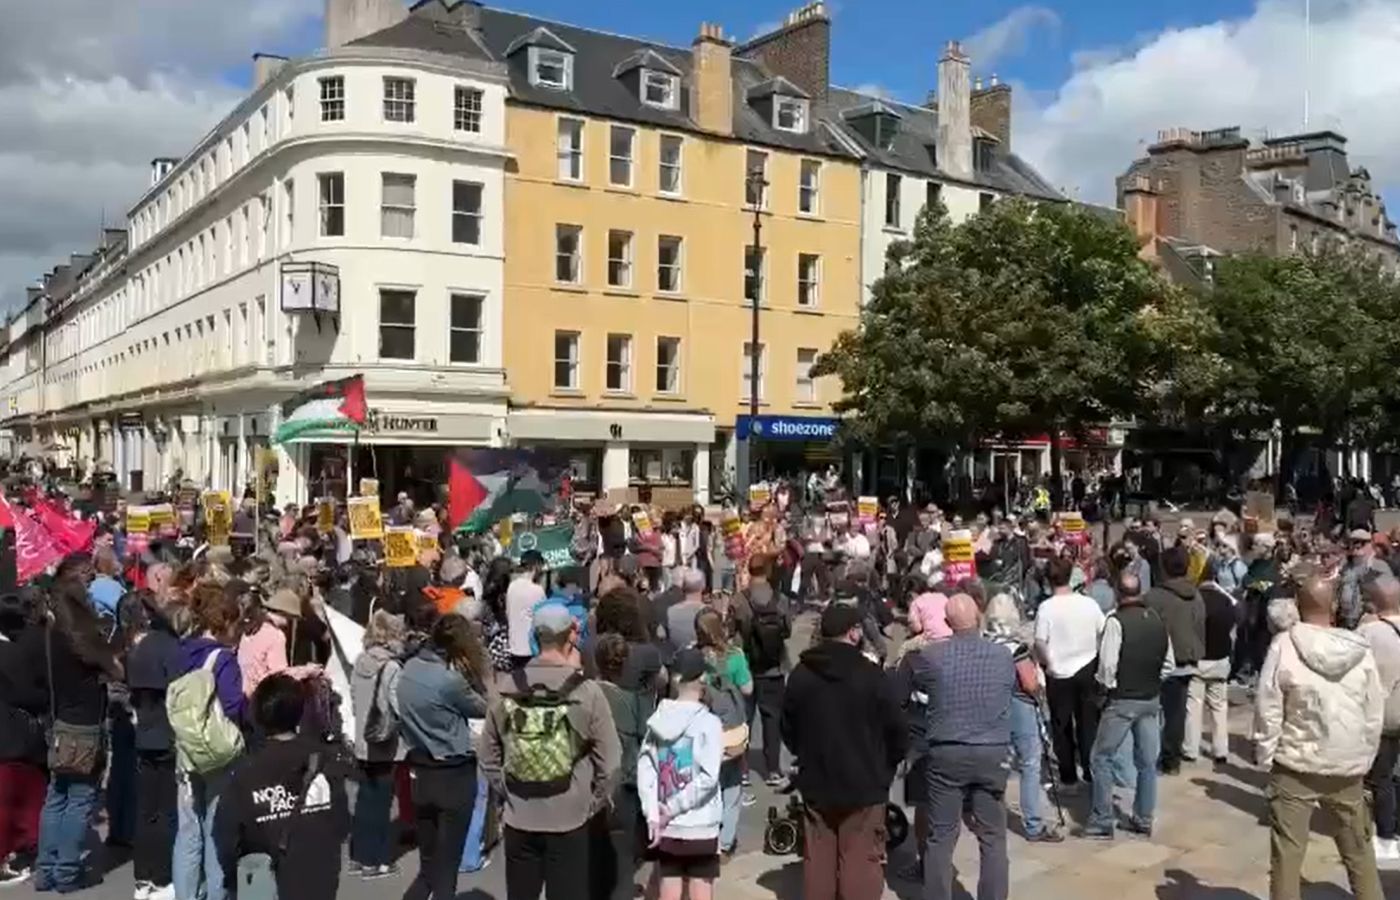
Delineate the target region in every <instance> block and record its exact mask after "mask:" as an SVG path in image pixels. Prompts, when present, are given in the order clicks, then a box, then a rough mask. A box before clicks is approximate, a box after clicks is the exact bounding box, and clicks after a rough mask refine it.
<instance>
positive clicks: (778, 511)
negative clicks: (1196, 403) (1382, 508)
mask: <svg viewBox="0 0 1400 900" xmlns="http://www.w3.org/2000/svg"><path fill="white" fill-rule="evenodd" d="M807 494H810V492H807ZM807 494H804V492H803V491H788V490H780V491H775V492H774V494H773V496H772V497H771V499H770V500H769V502H767V503H765V504H763V505H762V506H760V507H758V508H755V509H752V510H746V511H745V512H744V514H743V515H742V516H741V515H738V514H737V513H736V512H734V511H725V512H724V513H721V514H720V515H714V514H708V515H707V511H706V510H704V509H702V508H698V507H697V508H690V509H684V510H677V511H660V510H653V509H646V508H637V507H628V508H618V507H614V506H611V505H608V504H606V503H604V502H602V501H599V502H597V503H594V504H592V505H591V506H588V505H585V504H580V505H578V506H577V508H575V509H572V510H559V511H558V514H559V518H560V520H565V521H567V520H570V519H571V520H572V521H573V523H574V541H573V545H572V552H571V557H572V558H571V561H570V564H568V565H562V566H558V565H557V566H554V567H547V566H546V564H545V558H544V557H543V556H542V555H541V554H540V553H539V552H537V551H535V550H526V551H524V552H520V553H518V555H512V552H513V551H512V547H514V548H515V551H518V550H519V542H512V541H511V540H510V539H509V538H510V536H509V535H508V534H503V533H501V529H496V530H494V531H493V532H491V533H487V534H481V535H472V536H468V535H464V534H460V533H454V532H453V531H452V530H451V529H450V528H449V527H448V525H449V523H448V522H447V520H446V513H445V512H444V511H443V510H441V509H437V508H430V509H425V510H418V509H415V508H414V506H413V504H412V503H411V502H410V501H409V500H408V499H407V498H404V497H401V498H399V501H398V502H397V503H396V504H395V505H394V506H393V507H392V508H391V509H389V510H388V511H387V518H388V519H389V520H390V521H392V522H395V523H402V524H405V525H408V524H411V525H413V526H415V527H416V528H417V530H418V534H419V536H420V543H418V544H417V545H416V546H417V547H418V548H419V549H418V555H417V557H416V559H415V560H414V563H413V564H412V565H409V566H404V567H395V568H386V567H385V566H384V565H383V560H382V559H380V554H379V551H380V549H381V548H380V547H379V546H378V545H377V544H376V543H375V542H372V541H371V542H365V541H355V540H351V538H350V530H351V529H350V528H349V525H348V522H347V520H346V519H345V511H344V509H343V508H342V509H340V510H339V511H338V512H337V513H336V514H335V515H334V517H333V521H331V522H330V523H327V522H326V521H325V520H324V519H323V518H322V516H321V515H320V513H319V510H318V509H317V507H316V506H315V505H312V506H308V507H306V508H304V509H303V508H296V507H293V508H289V509H285V510H282V511H280V512H278V511H272V514H271V515H268V516H262V517H259V515H258V507H257V506H256V505H254V504H252V503H248V504H246V505H245V506H244V507H242V508H241V509H240V510H239V513H238V515H237V516H235V517H234V521H233V527H232V529H231V532H232V535H231V540H230V542H229V543H230V545H229V546H209V545H207V544H206V543H205V538H206V537H207V534H206V533H205V532H204V530H203V523H202V522H201V517H200V514H199V513H198V512H196V513H195V514H194V515H192V516H191V517H190V518H189V519H188V520H186V521H183V522H181V523H178V524H176V525H175V527H174V528H173V529H172V530H170V531H169V532H167V533H166V534H164V535H153V536H151V537H150V538H149V539H147V540H134V539H133V538H134V537H136V536H134V535H130V534H127V533H126V528H125V519H124V518H123V516H122V514H121V508H120V507H118V508H117V509H116V510H115V511H114V512H112V513H107V514H104V513H101V512H93V513H91V515H90V518H91V520H92V522H93V526H94V527H93V529H92V532H91V546H90V547H86V548H84V549H82V550H81V551H78V552H71V553H69V554H68V555H66V556H65V557H64V558H63V559H62V560H61V561H60V562H58V563H57V564H56V565H55V566H53V567H51V571H48V572H45V573H44V574H42V575H41V576H39V577H37V578H34V579H32V580H31V581H29V582H28V583H26V584H23V585H21V584H18V583H15V582H16V579H15V578H14V576H13V573H10V574H9V575H7V574H6V566H5V565H4V563H3V561H0V720H3V721H0V861H2V862H3V867H0V883H19V882H22V881H27V880H31V879H32V881H33V883H34V887H35V888H36V889H37V890H39V891H54V892H58V893H68V892H74V891H79V890H82V889H84V888H86V887H89V886H91V885H92V884H94V883H95V882H96V881H97V880H99V879H100V877H101V867H100V866H99V865H97V863H98V861H99V859H100V857H101V854H100V853H97V854H94V853H93V852H91V849H90V846H89V842H90V836H91V832H92V828H93V826H94V823H95V822H97V821H98V820H99V818H102V819H105V840H106V842H107V844H108V845H109V846H111V847H114V848H129V850H130V853H131V858H132V863H133V872H134V878H135V882H136V888H135V900H169V898H178V900H219V898H223V897H229V896H238V897H242V898H245V900H253V898H263V897H271V896H282V897H293V896H295V897H307V898H311V900H316V898H327V900H329V898H333V897H335V896H336V895H337V892H338V890H339V886H340V884H341V881H342V879H344V878H358V879H363V880H366V881H371V882H372V881H379V880H382V879H387V878H392V877H394V876H397V875H398V874H399V871H400V870H399V867H398V862H397V860H398V858H399V856H400V848H401V846H402V845H403V843H405V842H410V843H412V844H413V845H414V846H416V848H417V854H418V864H417V869H416V874H415V876H414V878H413V879H412V883H411V885H410V887H409V888H408V893H407V894H406V896H407V897H409V898H412V900H443V898H451V897H455V896H456V890H457V885H458V879H459V876H460V875H461V874H462V873H470V872H478V871H481V870H482V869H483V868H485V867H486V866H487V865H488V864H489V863H490V861H491V859H492V857H493V856H496V857H498V858H499V860H500V863H501V865H502V866H503V868H504V876H505V884H506V896H507V897H508V898H509V900H527V898H529V900H534V898H538V897H539V896H541V894H542V893H543V895H544V896H547V897H549V898H551V900H569V898H580V900H582V898H590V900H622V898H630V897H633V896H634V892H635V891H636V890H637V889H638V884H639V879H640V880H641V882H642V883H644V885H645V887H646V889H647V891H648V892H649V894H648V895H649V896H658V897H661V898H665V900H679V898H681V897H683V896H685V897H689V898H692V900H705V898H708V897H710V896H713V893H714V890H715V883H716V880H717V879H718V877H719V874H720V872H721V870H722V866H723V865H724V864H725V861H726V860H727V859H729V858H730V857H732V856H733V855H734V854H735V853H736V852H738V851H739V850H740V829H739V825H740V821H741V817H742V816H743V811H744V810H745V809H746V808H751V807H753V806H754V805H755V804H756V803H757V796H756V792H755V790H754V785H755V784H756V783H757V782H758V781H759V780H761V781H763V782H764V783H766V784H767V785H768V786H769V787H771V788H774V789H777V790H780V791H786V792H793V793H794V795H795V796H797V797H800V798H801V808H802V810H803V813H802V815H803V819H802V825H803V829H802V834H803V848H802V852H803V858H804V877H803V883H804V893H803V895H804V896H805V897H808V898H833V900H834V898H837V897H840V898H845V900H867V898H869V900H873V898H878V897H880V896H881V895H882V893H883V891H884V885H885V882H886V879H887V877H888V874H887V873H886V871H885V869H886V856H887V842H888V839H889V833H888V828H889V820H888V817H887V803H888V800H889V798H890V796H891V789H892V788H893V787H894V786H895V784H896V783H897V782H901V781H902V785H903V797H902V800H903V803H902V806H904V807H906V808H908V809H911V810H912V812H913V832H914V836H915V840H914V846H915V848H916V850H917V853H916V859H915V861H914V862H913V864H912V867H911V869H910V870H909V871H906V872H901V873H898V877H905V878H914V879H918V880H920V881H921V882H922V884H923V896H924V897H926V898H929V900H944V898H949V897H951V896H952V895H953V883H954V871H953V848H954V846H955V844H956V842H957V839H958V836H959V833H960V831H961V829H962V827H963V825H964V824H966V825H967V827H969V828H970V829H971V831H972V832H973V834H974V835H975V837H976V838H977V841H978V843H979V845H980V848H981V859H982V864H981V868H980V871H979V875H978V878H979V884H978V888H977V895H978V897H979V898H986V900H995V898H1004V897H1006V896H1007V895H1008V892H1009V877H1010V876H1009V851H1008V840H1007V833H1008V809H1007V802H1006V797H1005V794H1006V791H1007V785H1008V781H1009V776H1010V773H1011V772H1015V773H1016V775H1017V779H1018V783H1019V784H1018V790H1019V797H1018V803H1017V804H1016V806H1017V808H1018V810H1019V830H1020V832H1021V834H1022V836H1023V837H1024V838H1025V839H1026V840H1028V841H1032V842H1039V843H1047V844H1056V843H1060V842H1062V841H1064V840H1066V839H1067V838H1068V837H1070V835H1067V834H1066V832H1065V827H1064V814H1063V809H1062V802H1061V801H1062V798H1063V797H1065V796H1070V795H1075V794H1079V795H1081V796H1082V797H1083V798H1084V800H1085V801H1086V803H1087V806H1088V810H1089V812H1088V817H1087V821H1086V822H1085V824H1084V825H1083V827H1082V828H1081V829H1079V830H1078V832H1077V833H1076V834H1075V835H1073V836H1074V837H1076V838H1077V839H1085V840H1113V839H1114V838H1115V836H1116V834H1117V832H1118V831H1119V829H1125V830H1127V831H1129V832H1132V833H1135V834H1139V835H1151V834H1153V832H1154V829H1155V828H1157V827H1158V824H1157V822H1156V819H1155V813H1156V797H1157V789H1158V780H1159V777H1168V778H1170V777H1172V776H1176V775H1178V774H1179V773H1181V772H1182V771H1184V770H1185V769H1186V768H1187V767H1189V766H1192V765H1195V764H1202V763H1213V764H1217V765H1228V764H1230V761H1231V759H1232V756H1231V754H1232V747H1231V744H1230V731H1229V722H1228V695H1229V690H1230V686H1231V684H1232V683H1233V684H1235V685H1236V690H1237V691H1249V692H1252V693H1253V697H1254V701H1255V704H1256V722H1255V726H1254V733H1253V742H1252V747H1253V751H1252V760H1251V759H1250V757H1251V754H1250V753H1248V752H1244V753H1242V752H1241V748H1234V753H1235V758H1238V759H1242V760H1244V761H1252V762H1253V763H1254V764H1256V765H1258V766H1260V767H1262V768H1264V769H1265V770H1266V771H1268V772H1269V773H1270V774H1269V778H1270V791H1269V795H1268V796H1269V801H1268V802H1269V804H1270V808H1271V813H1272V814H1271V822H1272V837H1271V860H1272V861H1271V876H1272V879H1273V882H1274V886H1275V889H1274V896H1276V897H1296V896H1298V890H1299V879H1300V871H1301V865H1302V860H1303V856H1304V851H1305V848H1306V846H1307V844H1308V821H1309V816H1310V813H1311V810H1312V808H1313V807H1314V806H1315V805H1322V806H1324V807H1326V808H1327V809H1329V810H1331V811H1332V812H1333V813H1335V814H1336V815H1337V816H1338V818H1339V819H1340V822H1341V827H1340V829H1339V830H1338V832H1337V843H1338V847H1339V850H1340V852H1341V855H1342V857H1343V860H1344V862H1345V865H1346V869H1347V874H1348V876H1349V878H1350V881H1351V886H1352V890H1353V892H1354V893H1355V894H1356V896H1358V897H1361V898H1364V900H1372V898H1379V897H1380V896H1381V893H1380V886H1379V879H1378V874H1377V861H1378V860H1381V861H1386V860H1400V843H1397V821H1396V820H1397V803H1396V792H1395V783H1394V768H1395V765H1396V761H1397V757H1400V692H1397V690H1396V687H1397V685H1398V684H1400V577H1397V573H1398V572H1400V553H1392V549H1393V548H1400V535H1397V536H1395V538H1396V539H1395V540H1392V538H1391V537H1390V536H1387V535H1383V534H1377V533H1375V532H1374V531H1373V530H1368V529H1366V528H1354V529H1349V528H1346V527H1344V523H1339V524H1337V525H1336V526H1335V530H1332V531H1319V530H1317V529H1315V528H1313V529H1304V528H1301V527H1298V528H1294V527H1292V525H1291V523H1290V522H1288V521H1287V520H1284V521H1280V522H1278V523H1276V524H1274V523H1265V524H1267V525H1268V527H1267V528H1264V529H1263V530H1260V528H1259V526H1260V523H1258V522H1245V521H1241V520H1239V518H1238V517H1235V516H1232V515H1229V514H1221V515H1219V516H1217V517H1215V518H1214V519H1213V520H1212V521H1211V522H1210V523H1209V525H1208V526H1207V527H1204V528H1197V527H1196V526H1195V524H1194V523H1193V522H1191V520H1189V519H1184V520H1182V521H1181V522H1180V523H1179V525H1178V528H1177V531H1176V534H1175V536H1174V537H1171V536H1168V535H1166V534H1164V533H1163V530H1162V528H1161V526H1160V525H1159V524H1158V523H1157V522H1156V521H1153V520H1150V519H1147V520H1141V521H1138V520H1133V521H1129V522H1128V523H1127V527H1126V529H1125V530H1124V531H1123V532H1122V534H1121V537H1119V538H1117V539H1116V540H1114V541H1113V542H1112V543H1111V545H1109V546H1103V544H1102V542H1098V543H1096V542H1095V541H1094V540H1093V539H1092V536H1091V535H1090V533H1089V532H1088V531H1087V530H1085V529H1084V528H1083V521H1082V519H1079V520H1078V522H1077V524H1076V520H1075V518H1074V517H1058V516H1050V515H1048V514H1047V515H1045V516H1042V517H1034V516H1033V517H1030V518H1027V519H1014V518H1003V517H1000V516H999V515H996V514H993V515H991V516H985V515H984V516H979V517H977V518H974V519H972V520H970V521H967V522H964V521H962V520H961V519H959V518H957V517H951V518H945V517H944V515H943V514H942V512H941V511H939V510H938V509H937V508H933V507H925V508H916V507H913V506H907V505H901V504H899V503H897V502H894V503H889V504H885V505H883V506H882V508H880V509H878V510H876V511H873V512H871V511H868V510H860V511H857V510H856V509H852V508H851V507H850V506H849V505H848V504H846V503H845V502H844V501H842V502H838V503H830V502H828V501H826V500H825V499H823V501H822V502H820V503H813V502H812V499H811V497H810V496H808V495H807ZM21 496H23V492H19V493H17V494H16V495H15V499H13V501H12V503H11V507H12V508H13V509H15V510H17V512H16V513H15V514H17V515H24V514H25V513H24V511H23V510H24V506H25V501H24V500H22V499H20V497H21ZM55 502H57V503H59V504H60V505H62V506H63V508H64V510H65V514H67V515H71V516H74V517H81V516H82V515H83V505H82V504H81V503H74V504H67V503H65V502H64V501H63V500H62V498H56V501H55ZM652 523H655V524H652ZM328 524H329V527H327V525H328ZM512 524H513V527H514V528H528V527H532V525H533V524H542V523H529V522H516V523H512ZM507 527H511V526H507ZM964 532H965V533H966V534H967V538H966V539H967V541H968V543H969V544H970V546H971V550H972V553H971V556H972V559H971V560H970V561H967V560H963V559H962V558H961V557H960V556H957V558H955V556H956V554H954V553H952V552H951V551H950V552H947V553H945V547H947V545H946V544H945V540H947V539H948V537H949V535H950V534H963V533H964ZM143 537H144V536H143ZM424 538H426V539H424ZM10 552H11V553H12V552H13V547H12V546H11V548H10ZM1392 567H1393V568H1392ZM813 613H815V616H812V618H813V619H814V623H813V636H812V639H811V644H810V646H806V645H801V646H800V645H799V644H798V642H797V641H796V640H795V639H794V633H795V624H796V622H797V620H798V618H799V617H801V616H803V615H804V614H807V615H809V616H811V615H812V614H813ZM784 748H786V750H787V753H786V754H784V753H783V749H784ZM751 750H752V751H754V752H752V753H751V752H750V751H751ZM1118 789H1128V790H1131V791H1132V804H1131V809H1130V810H1127V811H1126V814H1120V812H1119V810H1118V809H1117V807H1116V803H1117V800H1118V797H1117V796H1116V790H1118ZM1367 797H1372V798H1374V799H1373V800H1372V801H1370V802H1369V803H1368V800H1367ZM1047 801H1048V802H1047ZM99 806H100V807H102V810H101V812H102V814H103V815H101V816H99ZM1052 808H1053V813H1052ZM748 849H753V850H757V849H758V847H756V846H755V847H752V848H748ZM343 854H348V859H349V863H348V867H347V866H345V865H342V856H343Z"/></svg>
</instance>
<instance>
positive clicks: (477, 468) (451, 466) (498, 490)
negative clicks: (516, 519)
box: [447, 449, 567, 533]
mask: <svg viewBox="0 0 1400 900" xmlns="http://www.w3.org/2000/svg"><path fill="white" fill-rule="evenodd" d="M566 466H567V463H566V464H565V468H561V467H560V465H559V462H558V460H556V459H555V457H554V456H553V455H547V454H542V453H540V452H538V451H533V450H520V449H505V450H484V449H483V450H460V451H458V452H457V453H455V454H453V455H452V457H451V459H449V460H448V465H447V515H448V525H449V527H450V528H452V529H453V530H454V531H455V530H457V529H459V528H460V529H462V530H465V531H468V532H471V533H481V532H483V531H487V530H489V529H490V528H491V526H492V525H495V524H496V523H497V522H499V521H501V520H502V519H506V518H509V517H510V516H512V515H515V514H516V513H525V514H527V515H534V514H536V513H543V512H547V511H549V510H551V509H552V508H553V506H554V505H555V502H556V496H557V494H558V490H557V487H556V485H555V481H557V479H558V477H559V475H561V474H562V472H563V471H566Z"/></svg>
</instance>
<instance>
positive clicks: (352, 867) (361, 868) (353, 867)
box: [345, 859, 365, 878]
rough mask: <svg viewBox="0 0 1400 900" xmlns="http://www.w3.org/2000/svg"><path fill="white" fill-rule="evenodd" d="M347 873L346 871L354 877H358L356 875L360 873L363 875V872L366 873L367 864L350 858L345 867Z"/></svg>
mask: <svg viewBox="0 0 1400 900" xmlns="http://www.w3.org/2000/svg"><path fill="white" fill-rule="evenodd" d="M345 873H346V874H347V875H349V876H350V877H352V878H354V877H356V876H359V875H363V874H365V864H364V863H359V862H355V861H354V860H353V859H352V860H350V863H349V864H348V865H347V866H346V867H345Z"/></svg>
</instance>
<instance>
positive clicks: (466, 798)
mask: <svg viewBox="0 0 1400 900" xmlns="http://www.w3.org/2000/svg"><path fill="white" fill-rule="evenodd" d="M565 615H567V613H565ZM487 675H488V667H487V663H486V655H485V652H484V651H483V649H482V647H481V644H480V642H479V641H478V640H477V638H476V635H475V634H474V632H473V630H472V626H471V624H470V623H469V622H467V620H466V619H464V618H462V617H461V616H458V615H455V614H454V615H448V616H443V617H442V618H441V619H439V620H438V621H437V624H435V625H434V626H433V630H432V635H431V638H430V640H429V643H428V644H427V645H426V646H424V647H423V648H422V649H420V650H419V651H418V653H417V654H416V655H415V656H413V657H412V658H411V659H409V661H408V662H407V663H405V664H404V666H403V671H402V672H401V673H400V674H399V675H398V678H397V679H396V682H395V692H396V695H397V698H398V713H399V716H400V717H401V727H402V732H403V738H404V742H405V744H406V745H407V748H408V755H407V760H408V763H409V765H410V766H412V769H413V807H414V811H415V814H416V815H415V825H416V832H417V838H418V875H417V877H416V878H415V879H414V881H413V884H412V886H411V887H410V888H409V890H408V892H407V893H406V894H405V897H406V898H408V900H453V898H455V897H456V896H457V867H458V863H459V862H460V860H461V856H462V847H463V845H464V843H465V841H466V838H467V830H468V828H469V827H470V825H471V816H472V807H473V805H474V803H475V800H476V778H477V752H476V742H475V740H474V736H473V734H472V726H471V720H472V719H480V718H483V717H484V716H485V714H486V701H485V699H484V694H485V692H486V684H485V682H486V677H487ZM483 764H484V762H483ZM367 874H378V873H377V871H376V872H375V873H367Z"/></svg>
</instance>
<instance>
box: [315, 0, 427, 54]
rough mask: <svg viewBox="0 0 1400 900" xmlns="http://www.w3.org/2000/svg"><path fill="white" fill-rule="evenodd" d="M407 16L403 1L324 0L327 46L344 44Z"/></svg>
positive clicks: (395, 23) (396, 22)
mask: <svg viewBox="0 0 1400 900" xmlns="http://www.w3.org/2000/svg"><path fill="white" fill-rule="evenodd" d="M406 18H408V7H406V6H404V4H403V0H326V49H327V50H335V49H338V48H340V47H344V46H345V45H346V44H349V43H351V42H352V41H358V40H359V39H360V38H362V37H366V36H368V35H371V34H374V33H375V32H378V31H383V30H384V29H386V28H392V27H393V26H395V25H397V24H399V23H400V22H402V21H403V20H404V19H406Z"/></svg>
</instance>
